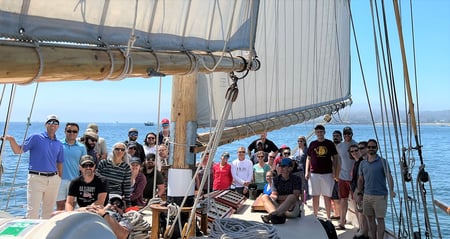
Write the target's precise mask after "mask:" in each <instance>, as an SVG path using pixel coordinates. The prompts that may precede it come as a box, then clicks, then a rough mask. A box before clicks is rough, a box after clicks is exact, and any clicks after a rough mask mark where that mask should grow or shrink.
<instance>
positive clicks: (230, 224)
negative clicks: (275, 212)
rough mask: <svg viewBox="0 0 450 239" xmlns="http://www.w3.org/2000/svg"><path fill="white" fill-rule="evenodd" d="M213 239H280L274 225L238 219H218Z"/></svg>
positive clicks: (212, 231)
mask: <svg viewBox="0 0 450 239" xmlns="http://www.w3.org/2000/svg"><path fill="white" fill-rule="evenodd" d="M210 237H212V238H246V239H251V238H255V239H256V238H258V239H259V238H273V239H278V238H279V237H278V234H277V231H276V228H275V227H274V226H272V225H269V224H265V223H261V222H255V221H244V220H241V219H236V218H221V219H216V220H214V222H213V223H212V228H211V235H210Z"/></svg>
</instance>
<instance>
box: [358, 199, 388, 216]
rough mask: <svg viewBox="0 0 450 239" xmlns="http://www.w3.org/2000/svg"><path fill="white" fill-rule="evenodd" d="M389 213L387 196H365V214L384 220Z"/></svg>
mask: <svg viewBox="0 0 450 239" xmlns="http://www.w3.org/2000/svg"><path fill="white" fill-rule="evenodd" d="M386 211H387V195H367V194H364V196H363V214H364V215H366V216H375V217H376V218H384V217H385V216H386Z"/></svg>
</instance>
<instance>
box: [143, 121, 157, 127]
mask: <svg viewBox="0 0 450 239" xmlns="http://www.w3.org/2000/svg"><path fill="white" fill-rule="evenodd" d="M144 125H145V126H153V125H155V122H151V121H147V122H144Z"/></svg>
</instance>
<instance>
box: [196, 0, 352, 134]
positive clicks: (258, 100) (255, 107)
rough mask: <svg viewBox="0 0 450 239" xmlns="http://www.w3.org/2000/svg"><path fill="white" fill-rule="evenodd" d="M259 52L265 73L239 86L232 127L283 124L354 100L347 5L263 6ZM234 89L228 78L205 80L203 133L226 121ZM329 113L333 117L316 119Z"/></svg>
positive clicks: (286, 2)
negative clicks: (224, 115) (284, 117)
mask: <svg viewBox="0 0 450 239" xmlns="http://www.w3.org/2000/svg"><path fill="white" fill-rule="evenodd" d="M255 49H256V54H257V56H258V58H259V59H260V60H261V69H260V70H259V71H256V72H250V73H249V76H247V77H246V78H245V79H242V80H240V81H239V82H238V86H239V97H238V98H237V100H236V103H235V104H234V105H233V110H232V113H231V116H230V119H229V120H228V121H227V126H237V125H242V124H246V123H249V122H256V121H263V120H270V119H271V118H273V117H275V116H277V117H278V118H279V116H282V115H288V114H292V113H295V112H302V111H304V112H305V111H308V110H311V109H317V108H319V107H320V106H324V105H330V104H336V103H339V102H343V101H345V100H346V99H349V98H350V12H349V3H348V1H347V0H317V1H297V0H282V1H281V0H280V1H261V3H260V6H259V14H258V25H257V32H256V41H255ZM233 54H237V55H242V54H245V53H238V52H235V53H233ZM230 83H231V81H230V79H229V77H228V75H227V74H225V73H213V74H209V75H204V77H203V78H202V79H201V80H200V81H199V86H198V87H199V94H200V95H199V98H198V124H199V126H200V127H209V126H211V125H214V123H212V122H215V121H216V120H217V119H218V118H219V117H220V113H221V110H222V106H223V102H224V92H226V89H227V87H228V86H229V84H230ZM325 113H331V112H319V113H318V114H317V115H316V116H313V117H312V118H315V117H318V116H320V115H323V114H325ZM293 122H294V123H300V122H301V120H300V121H297V120H294V121H293ZM211 123H212V124H211ZM286 124H289V123H286ZM285 126H289V125H285Z"/></svg>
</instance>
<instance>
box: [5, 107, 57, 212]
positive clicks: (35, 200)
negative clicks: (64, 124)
mask: <svg viewBox="0 0 450 239" xmlns="http://www.w3.org/2000/svg"><path fill="white" fill-rule="evenodd" d="M45 128H46V131H45V132H42V133H37V134H32V135H30V136H29V137H28V138H27V139H25V142H24V143H23V145H19V144H17V142H16V140H15V139H14V137H12V136H10V135H5V136H4V137H3V139H4V140H7V141H9V143H10V145H11V149H12V151H13V152H14V153H15V154H21V153H24V152H27V151H30V162H29V166H28V170H29V171H28V180H27V181H28V183H27V214H26V218H29V219H39V209H40V205H41V203H42V218H43V219H48V218H50V217H51V215H52V212H53V208H54V206H55V203H56V197H57V196H58V190H59V185H60V184H61V176H62V173H63V172H62V170H63V162H64V149H63V145H62V143H61V141H59V140H57V139H56V131H57V130H58V128H59V119H58V117H57V116H56V115H53V114H52V115H49V116H47V118H46V121H45Z"/></svg>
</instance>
